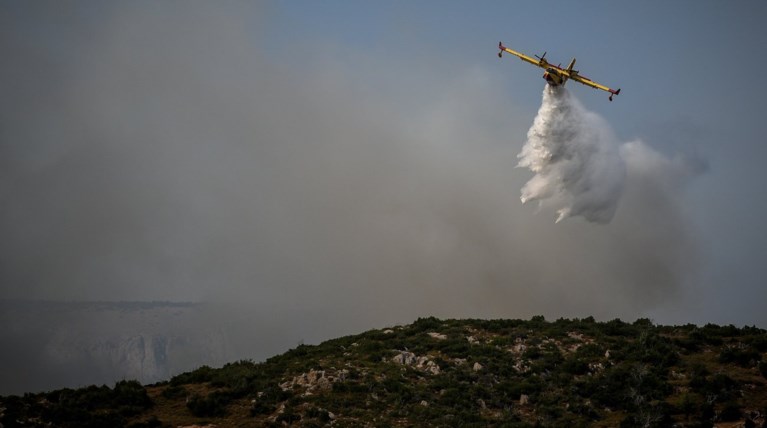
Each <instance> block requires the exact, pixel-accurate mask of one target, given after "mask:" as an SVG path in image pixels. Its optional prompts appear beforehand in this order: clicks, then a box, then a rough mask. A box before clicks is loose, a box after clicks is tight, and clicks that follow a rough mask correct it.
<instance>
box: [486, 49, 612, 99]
mask: <svg viewBox="0 0 767 428" xmlns="http://www.w3.org/2000/svg"><path fill="white" fill-rule="evenodd" d="M498 49H500V50H501V51H500V52H498V58H502V57H503V53H504V52H507V53H510V54H512V55H515V56H518V57H519V59H521V60H522V61H527V62H529V63H530V64H533V65H537V66H538V67H541V68H542V69H544V70H546V72H545V73H543V78H544V79H546V81H547V82H548V83H549V85H551V86H559V85H562V86H565V83H566V82H567V79H572V80H575V81H576V82H578V83H583V84H584V85H586V86H591V87H592V88H594V89H601V90H603V91H606V92H609V93H610V98H609V99H610V101H612V100H613V95H618V94H620V93H621V90H620V89H610V88H608V87H607V86H604V85H600V84H599V83H597V82H595V81H593V80H591V79H589V78H588V77H586V76H581V75H580V74H579V73H578V70H573V66H575V58H573V60H572V61H570V65H568V66H567V68H562V64H559V65H554V64H550V63H549V62H548V61H546V52H544V53H543V55H541V56H538V55H536V56H535V58H538V59H535V58H530V57H529V56H527V55H525V54H522V53H519V52H516V51H513V50H511V49H509V48H507V47H506V46H504V45H503V42H498Z"/></svg>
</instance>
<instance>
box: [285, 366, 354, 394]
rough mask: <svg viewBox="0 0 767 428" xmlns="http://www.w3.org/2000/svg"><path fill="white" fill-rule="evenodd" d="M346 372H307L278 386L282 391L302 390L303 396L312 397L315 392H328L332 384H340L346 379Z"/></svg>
mask: <svg viewBox="0 0 767 428" xmlns="http://www.w3.org/2000/svg"><path fill="white" fill-rule="evenodd" d="M348 373H349V371H348V370H346V369H344V370H341V371H338V372H336V373H335V374H330V373H326V371H325V370H314V369H312V370H309V371H308V372H307V373H302V374H300V375H298V376H294V377H293V379H291V380H289V381H286V382H283V383H281V384H280V388H282V390H283V391H290V390H292V389H294V388H296V387H299V388H304V389H305V391H304V395H305V396H309V395H312V393H313V392H315V391H329V390H330V389H331V388H332V387H333V384H334V383H336V382H341V381H343V380H344V379H346V375H347V374H348Z"/></svg>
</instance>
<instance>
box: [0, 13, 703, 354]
mask: <svg viewBox="0 0 767 428" xmlns="http://www.w3.org/2000/svg"><path fill="white" fill-rule="evenodd" d="M24 4H26V3H24ZM51 4H54V5H55V4H57V3H51ZM99 4H100V5H101V6H99V7H98V8H95V9H91V8H90V7H89V6H87V5H85V6H77V4H75V7H74V8H73V9H71V10H69V9H68V10H67V13H61V11H60V10H58V9H56V8H37V7H35V6H34V4H32V5H31V6H26V7H21V6H19V7H15V8H13V10H12V11H11V12H12V13H7V14H0V53H1V54H2V57H3V58H5V59H6V61H4V64H6V66H4V67H0V93H2V94H3V96H2V97H0V206H2V210H0V235H1V236H2V237H3V239H2V240H0V275H1V276H2V277H1V278H0V297H2V298H9V299H16V298H26V299H51V300H144V301H146V300H174V301H205V302H208V306H206V308H208V309H206V311H207V312H206V314H205V316H204V317H203V319H202V320H201V322H202V324H206V323H211V324H216V325H217V326H219V325H220V326H221V329H222V331H225V332H226V334H227V336H228V339H227V343H230V344H231V347H232V349H233V351H232V354H230V355H232V356H233V358H254V359H261V358H265V357H268V356H270V355H273V354H275V353H277V352H281V351H284V350H285V349H287V348H289V347H292V346H295V345H296V344H297V343H298V342H299V341H301V340H303V341H305V342H307V343H313V342H317V341H319V340H322V339H327V338H330V337H335V336H340V335H344V334H351V333H355V332H360V331H363V330H365V329H368V328H374V327H382V326H385V325H391V324H397V323H406V322H410V321H412V320H414V319H415V318H417V317H419V316H429V315H435V316H439V317H451V318H462V317H483V318H491V317H513V318H526V317H530V316H532V315H536V314H543V315H545V316H547V317H554V318H556V317H573V316H578V317H582V316H589V315H593V316H595V317H597V318H601V319H605V318H614V317H622V318H625V319H632V318H635V317H638V316H645V315H646V314H647V313H648V312H649V311H658V310H659V309H658V308H661V307H662V305H664V304H667V305H672V306H673V304H674V302H679V299H680V297H684V296H685V293H687V292H688V290H689V286H690V284H694V281H695V279H696V273H697V266H698V263H699V256H698V253H699V252H698V245H697V242H696V241H695V239H694V235H695V231H694V224H693V223H691V222H689V221H687V219H688V215H687V211H686V204H685V199H684V193H685V189H686V186H687V184H688V183H689V182H690V179H691V177H694V175H695V174H696V173H697V172H696V171H695V170H694V168H690V167H689V166H688V164H687V163H686V162H685V161H683V160H676V159H670V158H668V157H666V156H664V155H662V154H660V153H658V152H656V151H655V150H653V149H652V148H651V147H650V146H649V145H648V144H645V143H642V142H634V143H630V144H628V145H624V146H622V148H621V149H620V153H622V155H621V157H622V158H623V159H624V162H625V182H624V184H623V195H622V196H621V198H620V203H619V204H618V205H617V208H616V205H615V202H614V201H613V200H612V199H610V197H608V195H613V193H614V192H616V191H617V190H618V189H619V187H618V186H617V185H618V183H620V178H621V177H622V174H623V172H622V169H621V168H619V167H618V166H616V167H615V168H614V169H600V168H599V167H598V166H599V165H602V164H604V163H605V162H607V161H603V158H605V159H608V160H609V162H613V161H614V158H613V156H614V153H613V152H611V151H607V150H606V149H605V148H604V147H602V146H597V147H591V148H590V149H589V146H587V145H585V143H584V145H583V150H585V151H588V150H592V151H593V152H594V153H593V154H592V153H591V152H589V153H590V155H589V156H586V157H583V158H578V159H576V158H575V157H574V156H575V155H578V156H580V152H576V153H570V152H568V151H567V150H570V148H569V147H564V150H565V151H564V152H562V153H556V156H571V157H572V159H570V160H569V161H567V162H565V161H564V158H563V160H562V161H561V162H558V163H556V168H559V167H560V166H561V167H563V171H564V172H565V173H567V174H570V176H568V177H570V178H573V177H574V175H577V174H576V172H577V173H578V174H580V179H579V180H572V183H571V184H568V185H567V186H565V187H561V186H560V187H556V186H554V187H552V188H550V189H548V190H547V191H546V192H548V193H546V192H543V191H538V190H536V189H535V188H534V187H533V186H532V185H530V186H531V187H529V189H530V190H531V191H533V190H535V191H534V192H532V193H530V194H529V195H530V197H531V198H533V197H539V198H541V199H539V200H540V201H543V202H546V201H547V200H552V201H556V202H557V204H559V205H557V206H556V207H555V209H563V208H565V209H566V212H564V215H565V216H569V217H572V218H571V220H572V221H566V222H561V223H560V224H559V225H557V226H556V227H554V226H552V225H551V222H550V221H549V220H546V219H543V218H542V217H543V216H536V215H534V213H533V210H532V209H530V208H529V207H528V206H523V205H522V204H520V202H519V200H518V199H517V197H516V189H519V188H520V187H522V185H523V183H525V182H526V181H528V180H530V176H529V172H528V171H526V170H524V169H522V168H514V167H513V166H514V165H515V164H516V162H517V158H516V157H515V156H516V154H517V153H519V152H520V150H521V149H522V146H523V140H524V130H525V129H527V128H528V127H529V126H530V125H529V123H530V118H529V117H527V116H526V115H525V114H524V113H523V112H521V110H520V109H518V108H517V107H515V105H514V101H513V100H514V95H513V94H511V95H509V94H508V93H504V92H503V91H500V92H499V91H498V90H497V88H498V87H499V86H501V85H500V84H499V82H502V81H503V76H502V75H499V74H495V72H493V71H489V70H488V69H487V68H486V67H484V66H481V65H475V64H465V65H463V66H456V65H455V64H453V65H452V66H451V67H450V68H449V72H444V73H443V72H442V71H444V70H446V69H447V68H445V67H441V65H443V62H441V61H444V59H441V58H440V55H439V53H436V52H435V53H434V54H433V55H432V54H429V53H421V52H419V53H418V55H415V54H414V55H412V56H408V55H403V56H401V57H398V58H392V57H391V56H390V55H380V56H375V55H374V54H372V53H370V52H368V50H369V49H368V48H365V49H361V48H360V49H355V48H353V47H348V46H335V45H333V44H332V43H324V44H323V43H318V44H317V45H314V46H313V50H309V51H307V50H306V49H301V48H304V47H305V44H304V43H305V41H303V40H291V39H290V37H289V34H288V33H289V32H290V31H287V30H286V29H283V28H281V27H280V26H279V23H280V21H277V24H274V25H273V26H270V25H269V24H267V22H269V19H268V18H269V10H268V8H261V7H259V6H253V5H251V6H247V5H240V4H231V3H228V4H227V5H226V6H221V5H218V4H216V5H215V6H214V5H209V4H208V3H192V4H188V3H184V5H183V6H182V7H177V6H174V5H173V4H172V3H152V2H146V3H142V2H131V3H114V4H111V3H99ZM90 6H92V5H90ZM253 17H257V18H253ZM254 20H255V21H256V22H254ZM31 23H34V25H31ZM259 24H260V25H259ZM295 52H300V53H301V55H299V56H300V58H298V59H295V58H294V57H295ZM554 101H556V100H554ZM558 102H564V101H562V100H560V101H558ZM567 102H568V103H570V104H569V105H570V106H571V108H570V111H569V113H568V114H567V115H565V117H566V118H569V119H568V120H570V121H571V122H572V121H573V120H574V118H576V117H581V118H585V119H583V122H582V124H581V125H580V126H581V129H580V131H579V132H581V133H584V135H594V136H596V137H599V138H603V139H604V140H599V141H606V142H611V141H613V140H612V139H611V138H613V137H610V135H609V131H608V129H609V127H607V126H604V127H601V126H602V125H600V123H601V122H600V121H599V120H596V119H595V117H594V116H593V115H592V114H590V113H587V112H585V111H584V110H583V109H581V108H580V107H572V106H577V104H576V103H575V101H574V100H570V101H567ZM560 113H561V110H560ZM578 115H579V116H578ZM548 126H558V125H557V124H556V123H552V124H548ZM534 127H535V125H534ZM528 140H529V141H532V138H529V139H528ZM565 141H570V142H572V139H570V140H568V139H565V138H563V139H562V140H561V141H560V145H564V146H567V144H566V143H565ZM579 147H580V146H579ZM579 150H580V149H579ZM553 155H554V153H553V154H552V157H551V159H556V158H555V157H554V156H553ZM556 168H549V170H548V171H549V172H551V171H553V170H555V169H556ZM545 171H547V170H546V168H543V169H542V170H541V172H545ZM589 174H593V175H589ZM533 180H537V179H533ZM536 192H537V193H536ZM543 195H551V196H550V197H549V199H547V198H543ZM560 215H562V213H560ZM581 218H583V219H586V220H589V221H596V222H603V221H607V220H609V219H610V218H612V221H611V222H610V223H609V224H607V225H605V226H599V227H597V226H595V225H593V224H591V223H590V222H589V221H582V220H581ZM671 312H673V313H677V312H678V308H669V309H668V310H667V313H671ZM660 314H661V315H660V316H659V317H658V318H659V321H663V318H662V314H663V312H662V311H660ZM15 331H20V330H15ZM14 337H15V336H14ZM3 358H6V359H10V358H13V356H12V355H10V354H8V353H6V354H5V355H4V356H3ZM6 363H7V364H6V366H7V367H12V366H13V364H11V363H10V362H8V361H6ZM22 363H23V362H21V361H19V364H22ZM3 365H4V364H3V362H2V361H0V367H2V366H3Z"/></svg>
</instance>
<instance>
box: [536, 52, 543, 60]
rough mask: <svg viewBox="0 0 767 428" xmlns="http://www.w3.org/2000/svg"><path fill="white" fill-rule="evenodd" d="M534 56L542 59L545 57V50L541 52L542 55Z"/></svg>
mask: <svg viewBox="0 0 767 428" xmlns="http://www.w3.org/2000/svg"><path fill="white" fill-rule="evenodd" d="M535 57H536V58H538V59H544V58H546V52H543V55H541V56H538V55H536V56H535Z"/></svg>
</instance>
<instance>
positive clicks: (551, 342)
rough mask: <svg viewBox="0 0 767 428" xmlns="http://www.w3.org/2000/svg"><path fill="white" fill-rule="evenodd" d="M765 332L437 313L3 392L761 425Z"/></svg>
mask: <svg viewBox="0 0 767 428" xmlns="http://www.w3.org/2000/svg"><path fill="white" fill-rule="evenodd" d="M766 353H767V331H765V330H763V329H759V328H755V327H744V328H736V327H734V326H723V327H720V326H716V325H711V324H709V325H706V326H704V327H699V326H694V325H686V326H656V325H653V324H652V322H650V321H649V320H646V319H640V320H637V321H636V322H634V323H631V324H629V323H625V322H622V321H620V320H613V321H609V322H596V321H594V320H593V319H592V318H587V319H583V320H577V319H576V320H566V319H560V320H557V321H554V322H548V321H546V320H544V319H543V317H533V318H532V319H531V320H529V321H523V320H489V321H487V320H439V319H436V318H422V319H419V320H417V321H416V322H414V323H413V324H411V325H407V326H399V327H392V328H388V329H382V330H372V331H368V332H365V333H362V334H359V335H355V336H348V337H343V338H339V339H335V340H330V341H327V342H324V343H322V344H320V345H316V346H306V345H301V346H299V347H297V348H295V349H293V350H290V351H288V352H286V353H285V354H283V355H279V356H276V357H273V358H270V359H268V360H267V361H265V362H262V363H254V362H250V361H240V362H236V363H232V364H228V365H226V366H224V367H223V368H219V369H213V368H210V367H201V368H199V369H197V370H194V371H192V372H188V373H184V374H181V375H179V376H175V377H173V378H172V379H171V380H170V381H168V382H163V383H159V384H155V385H150V386H146V387H142V386H141V385H140V384H138V383H137V382H129V381H128V382H126V381H123V382H120V383H118V384H116V385H115V387H114V388H109V387H106V386H103V387H95V386H93V387H89V388H82V389H78V390H70V389H65V390H58V391H53V392H49V393H43V394H27V395H25V396H23V397H3V398H2V399H1V400H0V403H1V404H0V405H1V406H2V413H3V414H2V418H1V419H0V421H1V422H2V424H3V426H4V427H5V428H8V427H14V426H64V427H66V426H72V427H74V426H77V427H87V426H131V427H134V428H138V427H165V426H168V427H178V426H192V425H198V426H206V425H208V426H217V427H230V426H231V427H237V426H243V427H244V426H298V427H315V426H317V427H319V426H328V425H332V426H337V427H357V426H371V427H389V426H392V427H397V426H402V427H405V426H429V427H453V426H477V427H480V426H498V427H501V426H503V427H527V426H530V427H532V426H597V427H615V426H621V427H652V426H679V427H703V426H714V425H716V426H721V427H730V426H731V427H735V426H746V427H748V426H767V424H766V422H765V413H767V379H765V377H766V376H767V358H765V357H766V356H767V354H766Z"/></svg>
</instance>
